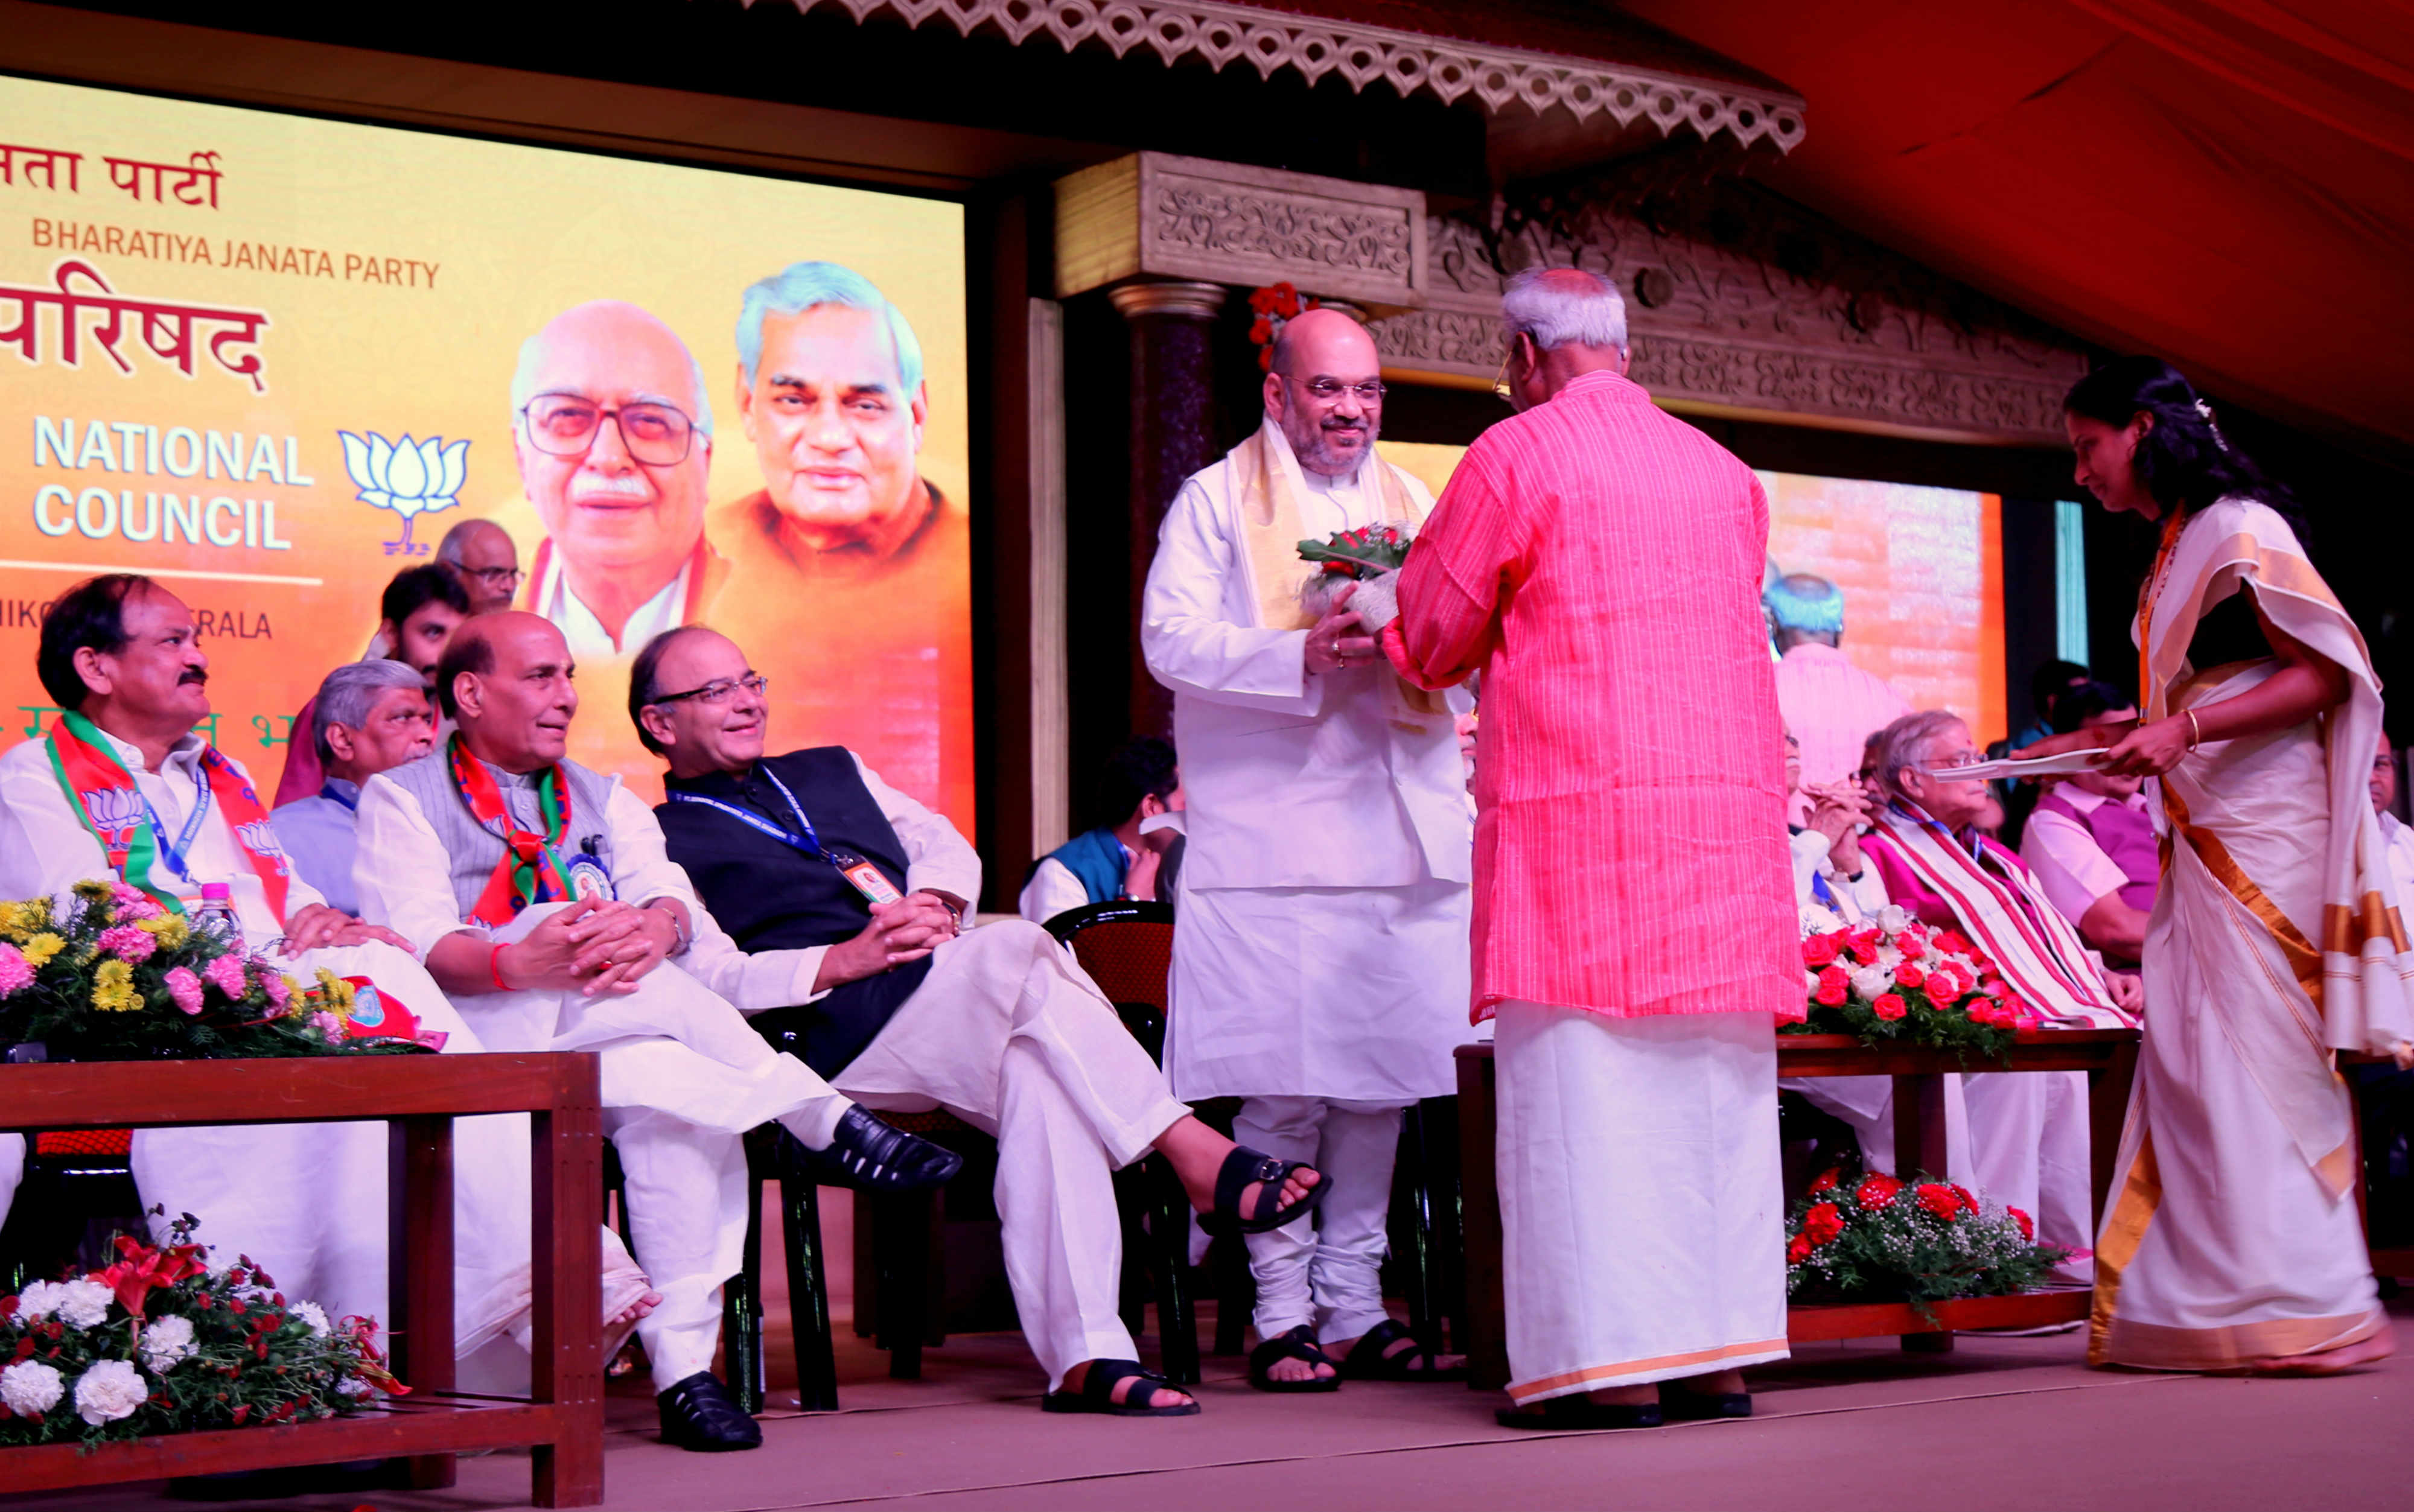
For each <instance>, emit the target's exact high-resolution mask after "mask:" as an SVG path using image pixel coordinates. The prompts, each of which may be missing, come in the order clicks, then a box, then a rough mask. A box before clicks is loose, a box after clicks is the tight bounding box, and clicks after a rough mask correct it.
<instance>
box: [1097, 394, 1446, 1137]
mask: <svg viewBox="0 0 2414 1512" xmlns="http://www.w3.org/2000/svg"><path fill="white" fill-rule="evenodd" d="M1270 431H1271V428H1270ZM1270 439H1271V440H1272V441H1273V442H1274V444H1275V445H1277V446H1280V445H1281V444H1282V443H1281V438H1280V433H1279V432H1278V431H1271V434H1270ZM1278 460H1279V461H1280V463H1281V465H1282V466H1284V467H1292V468H1295V467H1296V464H1295V463H1293V462H1292V461H1291V459H1290V458H1289V452H1288V450H1287V449H1285V450H1284V451H1283V452H1281V454H1280V456H1279V458H1278ZM1366 466H1368V467H1388V466H1390V464H1388V463H1385V462H1382V461H1381V460H1380V459H1379V458H1370V459H1369V460H1368V462H1367V464H1366ZM1395 470H1396V469H1395ZM1299 477H1300V478H1301V480H1302V482H1303V483H1304V486H1303V487H1301V488H1300V489H1299V500H1300V506H1301V514H1302V520H1301V525H1302V528H1303V529H1304V531H1305V532H1306V533H1307V534H1308V535H1309V536H1311V537H1322V536H1324V535H1327V534H1329V533H1331V532H1333V531H1336V530H1344V529H1354V528H1356V527H1358V526H1366V525H1375V524H1379V523H1381V522H1380V521H1378V519H1377V518H1376V511H1377V509H1378V498H1379V496H1378V493H1377V491H1376V490H1375V489H1373V488H1371V487H1363V486H1361V481H1360V480H1359V479H1355V478H1353V479H1349V480H1344V481H1340V482H1335V481H1334V480H1330V479H1325V478H1322V477H1320V476H1319V475H1317V474H1314V473H1304V472H1302V473H1300V474H1299ZM1399 477H1400V479H1401V481H1402V482H1403V483H1404V484H1405V486H1407V487H1408V489H1409V490H1410V492H1411V493H1412V494H1413V495H1414V496H1415V497H1417V498H1418V499H1419V500H1421V501H1423V500H1425V499H1427V498H1428V496H1427V495H1426V493H1425V491H1424V488H1423V485H1422V484H1420V483H1418V482H1416V480H1414V479H1413V478H1410V477H1408V475H1407V474H1406V473H1400V474H1399ZM1239 491H1240V480H1239V479H1238V478H1237V477H1236V476H1235V468H1234V467H1233V465H1232V463H1231V461H1230V459H1229V458H1227V459H1226V460H1224V461H1222V462H1219V463H1217V464H1216V465H1215V466H1214V467H1209V468H1207V469H1205V470H1204V471H1202V472H1200V473H1199V474H1197V475H1195V476H1194V477H1192V478H1191V479H1190V480H1189V481H1188V482H1185V483H1184V484H1183V486H1182V491H1181V493H1180V494H1179V495H1177V496H1176V497H1175V498H1174V501H1173V505H1172V507H1171V509H1170V511H1168V513H1167V515H1166V520H1165V526H1164V530H1163V532H1162V534H1161V535H1160V536H1159V538H1158V543H1157V553H1156V558H1155V562H1154V563H1153V564H1152V566H1151V567H1150V569H1149V575H1148V587H1147V593H1146V596H1145V598H1144V600H1143V602H1142V606H1141V625H1140V645H1141V648H1142V650H1143V652H1144V653H1145V654H1146V656H1147V659H1148V667H1149V671H1150V672H1151V674H1154V675H1155V677H1156V679H1157V681H1159V682H1161V683H1163V684H1164V685H1165V686H1167V687H1168V688H1170V689H1173V694H1174V700H1173V722H1174V740H1175V745H1176V747H1177V748H1178V749H1180V750H1181V752H1182V777H1183V787H1184V790H1185V793H1186V794H1187V797H1188V805H1189V807H1188V813H1187V832H1188V835H1189V844H1188V847H1187V850H1186V852H1185V858H1184V861H1183V901H1182V911H1181V912H1180V914H1179V915H1178V916H1177V918H1176V922H1175V925H1174V942H1173V980H1172V989H1171V1004H1172V1013H1171V1023H1170V1030H1171V1031H1170V1034H1169V1035H1168V1037H1167V1045H1166V1057H1165V1059H1166V1070H1167V1073H1168V1075H1169V1076H1170V1078H1171V1081H1172V1084H1173V1090H1174V1092H1175V1095H1177V1096H1179V1097H1183V1098H1185V1099H1189V1100H1194V1101H1195V1100H1199V1099H1202V1098H1210V1097H1227V1096H1243V1097H1245V1096H1286V1095H1288V1096H1307V1097H1319V1098H1331V1099H1345V1100H1357V1101H1365V1102H1378V1103H1379V1102H1388V1103H1392V1104H1407V1103H1410V1102H1414V1101H1416V1100H1417V1099H1419V1098H1423V1097H1431V1096H1439V1095H1446V1094H1447V1093H1449V1092H1450V1091H1452V1090H1453V1089H1454V1088H1455V1086H1456V1076H1455V1074H1454V1073H1453V1068H1452V1065H1451V1059H1450V1052H1451V1049H1452V1047H1453V1046H1454V1045H1458V1044H1459V1043H1460V1042H1462V1041H1464V1040H1466V1039H1468V1037H1469V1036H1468V1029H1467V1002H1468V881H1469V878H1470V877H1471V875H1472V871H1473V858H1472V846H1473V833H1474V832H1473V826H1472V824H1471V823H1470V821H1469V818H1468V808H1467V781H1466V775H1465V770H1464V767H1463V765H1462V763H1461V760H1460V756H1459V750H1458V741H1457V737H1456V735H1455V734H1454V733H1453V731H1452V730H1451V729H1450V727H1449V725H1448V723H1447V722H1446V721H1445V722H1442V723H1441V724H1440V726H1439V728H1438V729H1427V728H1423V727H1421V726H1419V725H1416V724H1413V723H1410V722H1409V721H1407V720H1395V719H1393V718H1392V715H1391V710H1390V706H1389V704H1387V701H1386V696H1385V685H1386V680H1388V679H1389V678H1390V677H1391V676H1392V674H1391V672H1390V671H1389V670H1388V669H1387V668H1384V667H1380V666H1365V667H1355V668H1351V669H1349V670H1347V671H1336V672H1328V673H1323V674H1311V673H1309V672H1308V671H1307V670H1306V665H1305V649H1306V641H1307V634H1306V632H1305V631H1304V630H1265V629H1259V628H1257V620H1258V614H1257V609H1256V603H1255V599H1254V596H1253V589H1252V588H1251V586H1250V583H1249V578H1248V574H1247V572H1246V571H1245V570H1244V563H1243V559H1242V557H1243V553H1244V551H1245V545H1244V534H1243V526H1242V521H1241V518H1240V506H1239V497H1238V496H1239ZM1453 696H1454V697H1455V698H1456V700H1457V702H1456V703H1455V704H1453V707H1463V706H1464V705H1465V702H1466V701H1465V699H1464V696H1463V695H1453Z"/></svg>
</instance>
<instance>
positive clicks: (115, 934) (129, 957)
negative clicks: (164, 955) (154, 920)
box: [95, 924, 159, 966]
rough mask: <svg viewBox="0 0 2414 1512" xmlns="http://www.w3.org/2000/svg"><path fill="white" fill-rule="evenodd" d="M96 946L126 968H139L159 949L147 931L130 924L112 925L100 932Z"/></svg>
mask: <svg viewBox="0 0 2414 1512" xmlns="http://www.w3.org/2000/svg"><path fill="white" fill-rule="evenodd" d="M95 943H96V944H97V945H99V947H100V948H101V949H102V950H103V951H105V952H107V953H108V954H110V955H112V956H116V957H117V958H118V959H119V960H122V961H124V962H125V963H126V964H127V965H128V966H140V965H141V964H142V963H143V962H144V961H146V960H149V959H150V958H151V953H152V952H153V951H155V950H156V949H158V948H159V941H157V940H156V939H155V938H154V937H153V936H152V933H151V931H150V930H148V929H138V928H136V927H135V926H132V925H130V924H120V925H113V926H111V927H109V928H107V929H103V930H102V931H101V932H100V938H99V939H98V940H97V941H95Z"/></svg>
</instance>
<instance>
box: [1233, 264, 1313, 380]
mask: <svg viewBox="0 0 2414 1512" xmlns="http://www.w3.org/2000/svg"><path fill="white" fill-rule="evenodd" d="M1316 307H1317V304H1316V301H1315V300H1314V299H1310V298H1303V297H1301V295H1300V291H1299V289H1298V287H1297V286H1296V285H1293V284H1289V283H1280V284H1268V285H1266V286H1265V287H1263V288H1261V289H1250V290H1249V314H1250V315H1251V316H1252V317H1253V319H1251V320H1250V321H1249V339H1250V340H1251V341H1253V342H1255V343H1257V347H1258V367H1259V371H1261V372H1269V373H1270V372H1272V371H1274V338H1275V337H1276V336H1279V335H1281V334H1282V328H1283V322H1285V321H1286V320H1296V319H1299V318H1300V317H1301V316H1302V315H1304V314H1305V313H1306V312H1307V311H1309V310H1312V309H1315V308H1316Z"/></svg>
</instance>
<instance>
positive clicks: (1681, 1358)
mask: <svg viewBox="0 0 2414 1512" xmlns="http://www.w3.org/2000/svg"><path fill="white" fill-rule="evenodd" d="M1494 1043H1495V1045H1496V1046H1497V1049H1496V1051H1495V1053H1496V1055H1497V1056H1498V1061H1497V1063H1496V1065H1495V1068H1494V1069H1495V1072H1496V1075H1497V1080H1498V1095H1499V1123H1498V1163H1499V1180H1500V1221H1501V1228H1502V1238H1503V1253H1502V1258H1503V1267H1502V1268H1503V1270H1504V1272H1505V1274H1506V1278H1507V1283H1508V1297H1507V1301H1508V1313H1509V1316H1508V1326H1509V1330H1508V1331H1509V1374H1510V1383H1509V1393H1510V1395H1511V1396H1512V1398H1514V1399H1515V1400H1516V1401H1519V1402H1520V1403H1527V1402H1535V1401H1544V1400H1546V1399H1548V1398H1551V1397H1560V1396H1568V1395H1571V1394H1572V1393H1575V1392H1580V1391H1589V1390H1594V1389H1598V1388H1601V1387H1605V1386H1632V1385H1638V1384H1641V1383H1645V1382H1650V1381H1664V1380H1672V1379H1676V1378H1678V1377H1682V1376H1689V1375H1702V1374H1706V1373H1708V1372H1711V1371H1722V1370H1729V1369H1734V1368H1736V1367H1739V1366H1746V1365H1756V1364H1760V1363H1763V1362H1765V1361H1768V1360H1777V1359H1783V1358H1785V1357H1786V1354H1787V1350H1786V1344H1785V1253H1784V1246H1785V1227H1784V1221H1783V1212H1784V1193H1783V1190H1782V1178H1781V1174H1780V1170H1779V1153H1778V1138H1777V1033H1776V1025H1775V1024H1774V1022H1773V1021H1772V1020H1771V1019H1770V1018H1769V1017H1767V1016H1766V1015H1758V1014H1680V1015H1661V1016H1650V1017H1637V1018H1613V1017H1609V1016H1607V1015H1601V1014H1592V1013H1587V1012H1584V1011H1583V1010H1580V1009H1574V1008H1563V1007H1557V1006H1554V1005H1551V1004H1546V1003H1534V1002H1522V1001H1506V1002H1503V1003H1501V1004H1500V1006H1499V1010H1498V1032H1497V1034H1496V1036H1495V1042H1494Z"/></svg>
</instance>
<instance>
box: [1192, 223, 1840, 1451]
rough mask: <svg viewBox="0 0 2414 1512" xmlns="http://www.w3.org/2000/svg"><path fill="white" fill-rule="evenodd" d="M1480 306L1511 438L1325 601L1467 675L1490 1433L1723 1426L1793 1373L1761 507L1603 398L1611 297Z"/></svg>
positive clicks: (1526, 278) (1409, 663) (1500, 439)
mask: <svg viewBox="0 0 2414 1512" xmlns="http://www.w3.org/2000/svg"><path fill="white" fill-rule="evenodd" d="M1500 306H1501V314H1502V316H1503V318H1504V319H1505V320H1506V322H1507V325H1508V336H1509V353H1508V358H1507V361H1506V362H1504V363H1502V366H1501V376H1500V382H1499V384H1498V389H1499V392H1500V393H1501V394H1502V396H1503V397H1504V398H1506V399H1507V400H1508V402H1509V403H1510V405H1511V407H1512V408H1515V409H1517V410H1518V411H1519V413H1518V415H1517V416H1516V418H1514V419H1512V420H1507V421H1503V422H1501V423H1499V424H1498V425H1495V426H1494V427H1493V428H1492V429H1490V430H1488V431H1486V432H1485V433H1484V434H1483V436H1482V437H1478V438H1477V440H1476V443H1475V445H1474V446H1473V447H1472V448H1470V449H1469V450H1468V453H1467V456H1466V458H1465V460H1463V461H1462V462H1460V464H1459V466H1458V469H1457V471H1456V472H1455V473H1453V475H1452V477H1451V481H1450V486H1449V487H1448V488H1447V489H1445V490H1444V491H1443V493H1442V499H1441V503H1440V504H1439V505H1438V506H1437V507H1436V509H1435V511H1434V517H1433V520H1432V522H1431V523H1430V524H1429V525H1428V526H1426V528H1425V531H1424V534H1423V537H1422V538H1420V539H1419V541H1418V542H1417V546H1416V549H1415V550H1414V551H1412V552H1411V553H1409V555H1408V563H1407V565H1406V566H1405V567H1404V568H1403V569H1402V571H1400V572H1398V573H1397V574H1393V575H1389V576H1386V577H1383V578H1378V579H1376V580H1375V581H1373V582H1371V583H1367V584H1364V585H1362V586H1360V588H1359V589H1358V591H1357V593H1356V595H1355V596H1354V597H1353V598H1352V600H1350V601H1351V606H1352V607H1353V608H1355V609H1357V610H1358V612H1359V615H1360V618H1361V620H1362V622H1363V623H1365V624H1367V625H1369V626H1370V627H1372V626H1381V627H1383V628H1382V629H1381V630H1380V631H1379V634H1380V637H1381V644H1382V646H1383V650H1384V653H1385V655H1386V656H1387V657H1389V658H1390V660H1391V661H1392V663H1393V666H1395V667H1397V668H1398V669H1399V670H1400V671H1401V673H1402V674H1404V675H1407V676H1408V677H1409V678H1410V679H1411V680H1413V681H1416V682H1418V683H1420V684H1422V685H1423V686H1426V687H1437V686H1442V685H1447V684H1451V683H1455V682H1457V681H1459V680H1461V679H1463V678H1465V677H1467V676H1468V675H1469V674H1473V673H1475V672H1477V671H1479V670H1480V671H1481V672H1482V673H1483V705H1484V708H1483V729H1482V732H1481V733H1480V734H1479V736H1478V739H1479V740H1480V741H1481V748H1480V749H1479V750H1478V751H1477V754H1476V763H1475V797H1476V803H1477V806H1478V809H1479V815H1478V818H1477V821H1476V835H1477V842H1478V843H1477V850H1476V857H1475V878H1476V882H1475V936H1474V947H1475V983H1474V986H1475V993H1474V1005H1475V1013H1476V1015H1477V1016H1478V1017H1492V1018H1495V1019H1496V1020H1497V1040H1496V1042H1495V1043H1496V1044H1497V1045H1498V1050H1497V1052H1496V1053H1497V1054H1498V1063H1497V1071H1498V1082H1499V1134H1498V1160H1499V1166H1500V1172H1499V1176H1500V1182H1499V1190H1500V1216H1501V1225H1502V1234H1503V1239H1504V1241H1505V1245H1506V1248H1505V1254H1506V1269H1507V1273H1508V1286H1509V1290H1508V1297H1507V1301H1508V1344H1509V1366H1510V1376H1511V1379H1510V1383H1509V1394H1510V1397H1511V1398H1512V1401H1513V1402H1514V1403H1515V1405H1514V1406H1512V1407H1509V1408H1505V1409H1503V1410H1502V1411H1501V1413H1500V1415H1499V1416H1500V1420H1501V1421H1502V1422H1503V1423H1504V1424H1507V1425H1509V1426H1511V1427H1518V1428H1557V1427H1575V1428H1583V1427H1591V1428H1634V1427H1645V1426H1650V1425H1656V1424H1658V1423H1660V1422H1661V1421H1662V1420H1664V1418H1666V1417H1675V1416H1686V1417H1732V1416H1747V1415H1749V1414H1750V1412H1751V1397H1750V1396H1749V1395H1747V1394H1746V1393H1745V1391H1744V1386H1743V1380H1742V1376H1741V1373H1740V1367H1743V1366H1746V1365H1751V1364H1756V1363H1759V1362H1762V1361H1766V1360H1775V1359H1782V1358H1784V1357H1785V1355H1786V1344H1785V1262H1784V1256H1783V1254H1782V1249H1783V1245H1784V1227H1783V1212H1784V1195H1783V1192H1782V1190H1781V1177H1780V1172H1779V1165H1778V1136H1777V1021H1778V1020H1779V1018H1781V1017H1797V1018H1798V1017H1799V1016H1800V1015H1801V1013H1802V1001H1803V1000H1802V957H1801V955H1800V951H1799V948H1798V936H1797V934H1796V909H1795V905H1794V895H1793V885H1792V881H1791V877H1790V871H1789V867H1788V865H1787V856H1786V847H1785V811H1784V804H1785V788H1784V778H1783V771H1782V756H1781V740H1782V736H1781V730H1780V726H1779V723H1778V717H1777V695H1776V689H1775V687H1774V684H1773V681H1772V678H1771V675H1770V671H1769V660H1768V650H1767V642H1766V639H1764V637H1763V633H1762V620H1761V614H1760V605H1759V602H1758V599H1759V595H1760V578H1761V566H1762V562H1763V560H1764V557H1765V555H1766V550H1767V543H1768V503H1767V500H1766V497H1765V496H1764V495H1763V494H1762V492H1761V487H1760V483H1759V481H1758V480H1757V479H1755V478H1754V477H1753V476H1752V473H1751V469H1750V468H1749V467H1745V466H1744V465H1743V464H1742V463H1741V462H1739V461H1737V460H1736V458H1735V457H1733V456H1732V455H1730V454H1728V453H1727V452H1725V451H1723V450H1721V448H1720V447H1719V446H1718V445H1717V443H1715V442H1713V441H1711V440H1710V439H1709V438H1708V437H1706V436H1704V435H1703V434H1702V433H1701V432H1700V431H1698V430H1695V429H1694V428H1692V427H1691V426H1690V425H1688V424H1686V423H1685V422H1682V421H1680V420H1677V419H1676V418H1675V417H1674V416H1671V415H1667V414H1664V413H1662V412H1661V411H1660V410H1659V409H1657V408H1654V407H1653V406H1652V404H1651V396H1650V395H1649V394H1647V393H1645V392H1644V391H1643V390H1642V389H1641V388H1640V387H1638V386H1636V385H1635V384H1633V383H1632V382H1630V381H1628V380H1627V378H1626V377H1625V373H1626V366H1627V350H1626V310H1625V306H1624V304H1623V302H1622V301H1620V300H1619V298H1618V295H1617V289H1616V288H1615V287H1614V286H1612V285H1610V284H1609V283H1607V282H1606V281H1605V280H1603V279H1601V278H1598V277H1596V276H1594V275H1593V274H1589V273H1585V272H1582V271H1580V270H1577V269H1573V268H1556V269H1550V270H1547V271H1545V270H1541V269H1528V270H1527V271H1525V272H1522V273H1520V274H1516V275H1515V276H1514V277H1512V279H1511V280H1510V282H1509V287H1508V289H1507V291H1506V293H1505V294H1504V295H1503V297H1502V299H1501V302H1500ZM1394 595H1396V600H1397V606H1396V607H1397V618H1396V621H1394V620H1393V605H1392V603H1391V602H1390V601H1389V600H1392V599H1393V596H1394ZM1184 749H1185V756H1186V755H1187V754H1188V753H1189V748H1188V747H1187V746H1185V748H1184ZM1194 802H1195V800H1194ZM1680 1383H1681V1384H1680Z"/></svg>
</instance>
